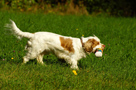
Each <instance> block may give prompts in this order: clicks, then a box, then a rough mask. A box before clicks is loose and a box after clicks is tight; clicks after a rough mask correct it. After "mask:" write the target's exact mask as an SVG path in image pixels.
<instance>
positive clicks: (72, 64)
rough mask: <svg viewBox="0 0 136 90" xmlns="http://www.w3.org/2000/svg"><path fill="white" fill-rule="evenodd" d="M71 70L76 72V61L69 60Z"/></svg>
mask: <svg viewBox="0 0 136 90" xmlns="http://www.w3.org/2000/svg"><path fill="white" fill-rule="evenodd" d="M71 68H72V69H76V70H78V66H77V60H71Z"/></svg>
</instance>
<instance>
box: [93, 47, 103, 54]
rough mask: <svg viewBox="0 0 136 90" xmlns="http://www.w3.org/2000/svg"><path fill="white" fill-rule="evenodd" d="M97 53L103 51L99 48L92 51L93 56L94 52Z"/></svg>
mask: <svg viewBox="0 0 136 90" xmlns="http://www.w3.org/2000/svg"><path fill="white" fill-rule="evenodd" d="M98 51H100V52H103V49H101V48H97V49H96V50H94V52H93V53H94V54H95V53H96V52H98Z"/></svg>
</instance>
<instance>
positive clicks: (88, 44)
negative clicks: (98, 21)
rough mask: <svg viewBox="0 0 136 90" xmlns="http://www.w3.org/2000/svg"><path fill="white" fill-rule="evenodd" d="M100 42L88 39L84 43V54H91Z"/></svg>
mask: <svg viewBox="0 0 136 90" xmlns="http://www.w3.org/2000/svg"><path fill="white" fill-rule="evenodd" d="M99 44H100V42H98V41H96V40H95V39H89V40H88V41H87V42H86V43H84V49H85V51H86V52H92V50H93V48H94V47H96V46H97V45H99Z"/></svg>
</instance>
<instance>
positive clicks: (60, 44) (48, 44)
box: [6, 20, 105, 69]
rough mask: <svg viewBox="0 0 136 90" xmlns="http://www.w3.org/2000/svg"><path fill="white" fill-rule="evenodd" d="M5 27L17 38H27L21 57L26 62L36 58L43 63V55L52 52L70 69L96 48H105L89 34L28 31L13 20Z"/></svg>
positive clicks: (76, 67) (97, 39) (75, 66)
mask: <svg viewBox="0 0 136 90" xmlns="http://www.w3.org/2000/svg"><path fill="white" fill-rule="evenodd" d="M10 22H11V23H9V24H7V25H6V27H7V28H8V29H9V30H10V31H11V32H12V33H13V34H14V35H15V36H16V37H17V38H18V39H21V38H23V37H25V38H28V39H29V40H28V42H27V45H26V46H25V49H26V50H27V51H28V52H27V54H26V56H24V57H23V63H27V62H28V61H29V60H30V59H35V58H36V59H37V62H38V63H40V64H44V62H43V56H44V55H46V54H49V53H52V54H54V55H55V56H56V57H58V58H59V59H64V60H65V61H66V62H67V63H68V64H70V67H71V68H72V69H78V65H77V64H78V61H79V60H80V59H81V58H85V57H86V56H87V55H88V54H90V53H95V52H96V50H97V49H98V48H102V49H104V48H105V45H104V44H102V43H100V39H99V38H98V37H96V36H95V35H94V36H89V37H86V38H85V37H81V38H73V37H68V36H62V35H59V34H55V33H51V32H36V33H29V32H23V31H21V30H20V29H19V28H18V27H17V26H16V24H15V22H14V21H12V20H10Z"/></svg>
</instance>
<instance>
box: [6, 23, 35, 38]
mask: <svg viewBox="0 0 136 90" xmlns="http://www.w3.org/2000/svg"><path fill="white" fill-rule="evenodd" d="M10 22H11V23H10V24H6V26H5V27H7V28H8V29H9V30H10V31H11V32H12V33H13V34H14V35H15V36H16V37H17V38H18V39H21V38H22V37H26V38H29V39H30V38H32V37H33V36H34V35H33V34H32V33H29V32H23V31H21V30H20V29H19V28H18V27H17V26H16V24H15V22H14V21H12V20H10Z"/></svg>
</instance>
